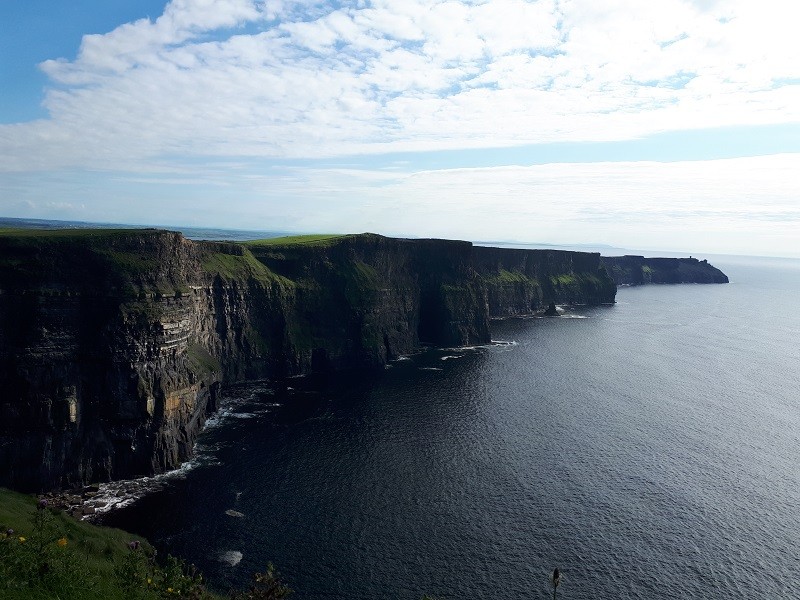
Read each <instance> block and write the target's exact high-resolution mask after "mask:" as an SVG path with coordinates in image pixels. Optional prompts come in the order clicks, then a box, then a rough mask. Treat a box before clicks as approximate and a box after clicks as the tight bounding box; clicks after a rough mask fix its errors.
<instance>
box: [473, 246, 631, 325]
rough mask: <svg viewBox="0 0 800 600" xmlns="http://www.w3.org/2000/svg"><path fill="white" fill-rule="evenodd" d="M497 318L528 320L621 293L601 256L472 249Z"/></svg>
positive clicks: (606, 300)
mask: <svg viewBox="0 0 800 600" xmlns="http://www.w3.org/2000/svg"><path fill="white" fill-rule="evenodd" d="M473 253H474V256H475V268H476V270H477V271H478V272H479V273H480V274H481V276H482V278H483V280H484V282H485V285H486V293H487V303H488V309H489V314H490V316H491V317H493V318H497V317H507V316H515V315H525V314H531V313H535V312H537V311H540V310H542V309H543V308H545V307H546V306H548V304H550V303H551V302H555V303H557V304H610V303H613V302H614V297H615V296H616V293H617V288H616V286H615V285H614V282H613V281H611V279H610V278H609V277H608V275H607V273H606V271H605V269H604V268H603V266H602V265H601V264H600V255H599V254H596V253H588V252H561V251H556V250H520V249H513V248H487V247H480V246H476V247H475V248H474V249H473Z"/></svg>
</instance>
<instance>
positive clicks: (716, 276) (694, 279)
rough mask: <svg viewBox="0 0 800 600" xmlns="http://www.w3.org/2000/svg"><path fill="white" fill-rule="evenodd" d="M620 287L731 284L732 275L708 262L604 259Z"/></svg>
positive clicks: (630, 256)
mask: <svg viewBox="0 0 800 600" xmlns="http://www.w3.org/2000/svg"><path fill="white" fill-rule="evenodd" d="M601 260H602V263H603V266H605V268H606V270H607V271H608V273H609V275H611V277H612V278H613V279H614V282H615V283H616V284H617V285H644V284H648V283H728V276H727V275H725V273H723V272H722V271H720V270H719V269H717V268H716V267H714V266H712V265H710V264H709V263H708V261H706V260H698V259H696V258H645V257H644V256H633V255H625V256H604V257H602V259H601Z"/></svg>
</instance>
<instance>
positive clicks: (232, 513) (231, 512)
mask: <svg viewBox="0 0 800 600" xmlns="http://www.w3.org/2000/svg"><path fill="white" fill-rule="evenodd" d="M225 514H226V515H228V516H229V517H237V518H239V519H241V518H242V517H244V514H243V513H240V512H239V511H238V510H233V509H232V508H229V509H228V510H226V511H225Z"/></svg>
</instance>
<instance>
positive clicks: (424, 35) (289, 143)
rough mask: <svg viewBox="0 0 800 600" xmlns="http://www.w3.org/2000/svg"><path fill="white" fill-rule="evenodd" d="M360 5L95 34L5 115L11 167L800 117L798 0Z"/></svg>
mask: <svg viewBox="0 0 800 600" xmlns="http://www.w3.org/2000/svg"><path fill="white" fill-rule="evenodd" d="M366 4H367V3H362V2H355V1H353V2H349V3H348V2H344V3H343V7H342V8H340V9H336V10H334V9H332V8H327V9H326V8H324V7H325V6H327V5H320V4H315V3H311V2H291V1H289V0H286V1H283V2H276V1H272V0H267V1H266V2H256V1H254V0H173V1H172V2H170V3H169V4H168V5H167V7H166V9H165V11H164V14H163V15H162V16H161V17H159V18H158V19H156V20H155V21H153V22H151V21H149V20H147V19H143V20H140V21H136V22H133V23H129V24H126V25H122V26H121V27H118V28H117V29H115V30H114V31H112V32H109V33H107V34H104V35H90V36H85V37H84V39H83V42H82V44H81V47H80V50H79V53H78V56H77V58H76V59H75V60H74V61H67V60H63V59H60V60H50V61H46V62H45V63H43V64H42V69H43V70H44V72H45V73H46V74H47V75H48V76H49V77H50V79H51V81H52V82H53V84H52V86H51V87H50V89H49V90H48V92H47V96H46V100H45V106H46V107H47V109H48V110H49V112H50V117H49V118H47V119H42V120H39V121H36V122H32V123H26V124H18V125H2V126H0V169H2V170H6V171H15V170H29V169H48V168H60V167H75V166H81V167H83V166H86V167H88V166H90V167H93V168H116V169H120V168H125V165H130V164H132V163H147V162H149V161H151V160H153V159H154V158H156V157H165V156H170V155H208V156H214V155H222V156H236V155H243V156H255V157H257V156H262V157H269V156H272V157H276V156H280V157H287V156H292V157H313V156H330V155H341V154H348V153H371V152H383V151H387V150H417V149H434V148H454V147H470V146H471V147H485V146H496V145H513V144H523V143H532V142H546V141H565V140H573V141H574V140H609V139H624V138H631V137H635V136H641V135H646V134H648V133H652V132H654V131H662V130H669V129H690V128H699V127H713V126H724V125H740V124H763V123H780V122H797V121H798V120H800V92H798V89H799V88H800V86H798V85H796V80H797V79H798V78H800V62H798V61H797V59H796V57H797V53H796V42H795V32H794V31H793V27H794V24H795V23H796V22H797V21H798V16H800V9H798V8H796V7H795V6H794V4H791V3H787V2H780V1H778V0H765V1H764V2H760V3H758V4H756V3H753V2H751V1H749V0H730V1H726V2H698V1H695V2H691V1H688V0H663V1H661V2H649V3H648V2H640V1H638V0H564V1H561V2H555V1H554V0H539V1H537V2H529V1H523V0H487V1H484V2H466V1H464V2H457V1H453V0H448V1H434V0H406V1H404V2H402V3H398V2H394V1H389V0H376V1H374V2H372V3H371V4H370V6H369V7H367V6H366ZM245 24H247V25H249V27H250V29H248V30H247V31H248V33H244V30H241V29H239V28H240V26H243V25H245ZM253 28H255V30H257V31H255V32H254V33H250V31H252V30H253ZM793 81H794V82H795V84H794V85H789V84H791V83H792V82H793Z"/></svg>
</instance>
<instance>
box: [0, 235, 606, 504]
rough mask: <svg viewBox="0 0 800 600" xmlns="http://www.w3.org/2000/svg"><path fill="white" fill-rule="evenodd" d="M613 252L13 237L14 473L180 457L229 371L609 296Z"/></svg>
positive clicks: (3, 412)
mask: <svg viewBox="0 0 800 600" xmlns="http://www.w3.org/2000/svg"><path fill="white" fill-rule="evenodd" d="M615 291H616V288H615V286H614V283H613V281H612V280H611V279H610V278H609V277H608V275H607V274H606V272H605V269H603V267H602V265H601V264H600V257H599V255H597V254H588V253H577V252H557V251H534V250H531V251H526V250H500V249H494V248H479V247H474V246H473V245H472V244H470V243H468V242H458V241H448V240H402V239H391V238H384V237H381V236H377V235H371V234H363V235H353V236H336V237H331V238H321V239H314V240H310V241H306V240H303V239H299V240H284V241H280V240H278V241H272V240H267V241H264V242H252V243H247V244H236V243H213V242H192V241H189V240H186V239H184V238H183V237H182V236H181V235H180V234H178V233H174V232H168V231H159V230H59V231H47V232H41V231H38V232H33V231H17V232H6V233H3V234H0V386H2V390H3V394H2V396H1V397H0V485H3V486H9V487H15V488H18V489H25V490H44V489H57V488H60V487H77V486H80V485H83V484H86V483H87V482H91V481H105V480H110V479H120V478H128V477H134V476H139V475H145V474H152V473H156V472H161V471H164V470H167V469H170V468H174V467H175V466H177V465H178V464H180V463H181V462H182V461H184V460H186V459H187V458H189V457H190V456H191V454H192V449H193V445H194V442H195V439H196V436H197V435H198V433H199V431H200V429H201V427H202V425H203V423H204V421H205V419H206V417H207V415H208V414H209V413H210V412H211V411H213V410H214V409H215V407H216V403H217V401H218V398H219V393H220V386H221V384H222V383H223V382H234V381H242V380H247V379H256V378H282V377H287V376H291V375H296V374H300V373H310V372H315V371H316V372H319V371H329V370H341V369H349V368H369V367H380V366H382V365H384V364H385V363H386V362H387V361H389V360H392V359H393V358H396V357H398V356H400V355H402V354H405V353H408V352H412V351H414V350H415V349H416V348H418V347H419V346H420V345H421V344H433V345H441V346H455V345H465V344H475V343H485V342H488V341H489V340H490V332H489V322H490V319H491V318H493V317H503V316H509V315H521V314H529V313H533V312H537V311H541V310H542V309H543V308H544V307H546V306H547V305H548V304H550V303H551V302H556V303H559V304H564V303H585V304H601V303H608V302H613V301H614V294H615Z"/></svg>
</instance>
